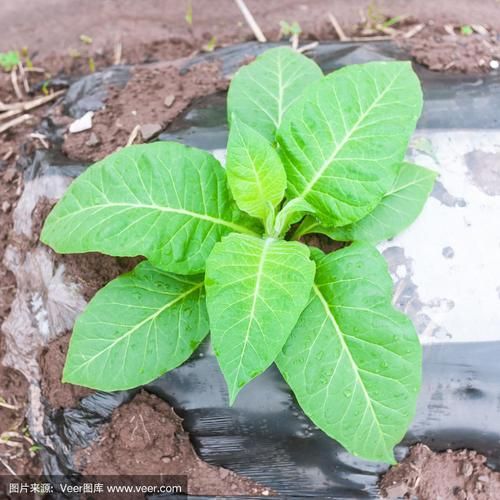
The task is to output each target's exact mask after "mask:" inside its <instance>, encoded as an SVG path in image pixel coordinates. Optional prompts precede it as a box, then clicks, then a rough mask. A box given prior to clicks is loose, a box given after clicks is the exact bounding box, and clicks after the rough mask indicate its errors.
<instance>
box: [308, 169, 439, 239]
mask: <svg viewBox="0 0 500 500" xmlns="http://www.w3.org/2000/svg"><path fill="white" fill-rule="evenodd" d="M436 175H437V174H436V172H433V171H432V170H428V169H426V168H424V167H419V166H418V165H413V164H411V163H406V162H404V163H401V164H400V165H398V174H397V177H396V180H395V182H394V185H393V186H392V188H391V189H390V190H389V191H388V192H387V193H386V194H385V195H384V197H383V198H382V201H381V202H380V203H379V204H378V205H377V206H376V207H375V209H374V210H373V211H372V212H370V213H369V214H368V215H367V216H365V217H363V218H362V219H361V220H359V221H357V222H354V223H353V224H348V225H347V226H342V227H337V228H327V227H324V226H321V224H319V222H318V223H316V224H311V225H309V229H308V231H307V232H312V233H323V234H326V235H327V236H329V237H330V238H332V239H333V240H337V241H367V242H370V243H378V242H379V241H382V240H385V239H388V238H392V237H393V236H395V235H396V234H398V233H399V232H401V231H402V230H403V229H405V228H406V227H408V226H409V225H410V224H411V223H412V222H413V221H414V220H415V219H416V218H417V216H418V214H419V213H420V212H421V211H422V208H423V207H424V204H425V201H426V200H427V198H428V196H429V193H430V192H431V190H432V186H433V185H434V179H435V178H436ZM302 234H305V233H302Z"/></svg>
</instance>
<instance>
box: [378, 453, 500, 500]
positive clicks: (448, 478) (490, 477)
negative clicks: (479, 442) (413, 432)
mask: <svg viewBox="0 0 500 500" xmlns="http://www.w3.org/2000/svg"><path fill="white" fill-rule="evenodd" d="M380 488H381V492H382V495H383V496H384V497H386V498H415V497H416V498H418V499H419V500H436V499H440V500H457V499H458V500H472V499H474V500H493V499H495V498H500V473H499V472H493V471H492V470H491V469H490V468H489V467H488V466H487V465H486V457H485V456H483V455H480V454H479V453H477V452H476V451H471V450H459V451H452V450H448V451H446V452H443V453H435V452H433V451H432V450H431V449H430V448H428V447H427V446H425V445H423V444H417V445H415V446H413V447H412V448H411V449H410V453H409V455H408V456H407V457H406V458H405V459H404V460H403V461H402V462H401V463H400V464H398V465H396V466H394V467H392V468H391V469H390V470H389V471H388V472H387V473H386V474H385V475H384V477H383V478H382V480H381V482H380Z"/></svg>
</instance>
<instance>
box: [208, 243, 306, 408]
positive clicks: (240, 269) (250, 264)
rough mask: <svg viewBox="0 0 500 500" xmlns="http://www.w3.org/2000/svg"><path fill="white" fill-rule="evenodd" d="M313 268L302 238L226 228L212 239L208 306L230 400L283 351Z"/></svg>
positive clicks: (303, 303) (211, 328)
mask: <svg viewBox="0 0 500 500" xmlns="http://www.w3.org/2000/svg"><path fill="white" fill-rule="evenodd" d="M314 268H315V266H314V262H312V261H311V260H310V259H309V249H308V248H307V247H306V246H305V245H302V244H300V243H295V242H288V241H283V240H275V239H273V238H267V239H265V240H263V239H259V238H254V237H251V236H246V235H239V234H230V235H229V236H227V237H225V238H224V239H223V240H222V242H220V243H217V245H215V248H214V250H213V252H212V253H211V255H210V257H209V258H208V260H207V272H206V276H205V285H206V289H207V308H208V314H209V317H210V331H211V335H212V344H213V347H214V351H215V355H216V356H217V359H218V360H219V364H220V367H221V369H222V373H223V374H224V378H225V379H226V382H227V385H228V389H229V398H230V401H231V404H232V403H233V402H234V400H235V398H236V395H237V394H238V392H239V391H240V390H241V389H242V388H243V386H244V385H245V384H247V383H248V382H250V380H252V379H253V378H255V377H256V376H257V375H259V374H260V373H262V372H263V371H264V370H265V369H266V368H267V367H268V366H269V365H270V364H271V363H272V362H273V361H274V359H275V358H276V356H277V355H278V353H279V352H280V351H281V348H282V347H283V345H284V343H285V341H286V339H287V337H288V335H289V334H290V332H291V330H292V328H293V327H294V325H295V323H296V321H297V318H298V317H299V315H300V313H301V312H302V309H303V308H304V306H305V305H306V303H307V300H308V298H309V295H310V291H311V286H312V282H313V279H314Z"/></svg>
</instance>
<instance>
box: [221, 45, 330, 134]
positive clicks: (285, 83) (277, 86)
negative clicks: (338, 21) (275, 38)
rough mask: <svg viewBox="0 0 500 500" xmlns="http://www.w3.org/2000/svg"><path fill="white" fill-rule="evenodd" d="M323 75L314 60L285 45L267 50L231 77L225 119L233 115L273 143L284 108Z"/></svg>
mask: <svg viewBox="0 0 500 500" xmlns="http://www.w3.org/2000/svg"><path fill="white" fill-rule="evenodd" d="M322 76H323V73H322V72H321V70H320V68H319V67H318V66H317V65H316V63H314V62H313V61H311V60H310V59H308V58H307V57H305V56H303V55H301V54H299V53H297V52H296V51H294V50H292V49H290V48H288V47H279V48H275V49H271V50H268V51H266V52H264V54H262V55H261V56H259V57H257V59H256V60H255V61H254V62H252V63H251V64H249V65H248V66H244V67H243V68H241V69H240V70H239V71H238V72H237V73H236V75H235V76H234V78H233V80H232V82H231V86H230V87H229V93H228V96H227V106H228V120H229V121H231V120H232V117H233V114H234V115H236V117H237V118H239V119H240V120H242V121H244V122H245V123H246V124H247V125H250V126H251V127H253V128H254V129H255V130H258V131H259V132H260V133H261V134H262V135H263V136H264V137H265V138H266V139H268V140H269V141H271V142H274V139H275V135H276V130H277V129H278V128H279V126H280V124H281V121H282V119H283V115H284V114H285V112H286V111H287V109H288V108H289V107H290V106H291V105H292V104H293V103H294V102H295V101H296V100H297V98H298V97H299V96H300V95H301V94H302V93H303V92H304V89H305V88H306V87H307V86H308V85H309V84H311V83H312V82H314V81H316V80H319V79H320V78H321V77H322Z"/></svg>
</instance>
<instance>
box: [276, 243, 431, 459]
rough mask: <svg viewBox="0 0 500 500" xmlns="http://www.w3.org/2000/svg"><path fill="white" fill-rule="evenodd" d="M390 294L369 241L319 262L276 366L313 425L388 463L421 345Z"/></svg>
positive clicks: (403, 425) (415, 378) (404, 423)
mask: <svg viewBox="0 0 500 500" xmlns="http://www.w3.org/2000/svg"><path fill="white" fill-rule="evenodd" d="M315 255H316V254H315ZM391 295H392V281H391V278H390V276H389V273H388V272H387V265H386V263H385V261H384V259H383V257H382V256H381V255H380V254H379V253H378V252H377V251H376V250H375V249H374V248H373V247H371V246H369V245H368V244H366V243H354V244H352V245H351V246H350V247H348V248H345V249H342V250H339V251H337V252H334V253H331V254H329V255H327V256H323V257H321V258H320V259H319V260H318V261H317V271H316V278H315V284H314V285H313V294H312V297H311V300H310V302H309V304H308V305H307V307H306V308H305V310H304V312H303V313H302V315H301V316H300V318H299V321H298V323H297V325H296V327H295V328H294V330H293V332H292V334H291V335H290V337H289V338H288V341H287V343H286V344H285V347H284V349H283V352H282V354H281V355H280V356H278V358H277V360H276V362H277V365H278V367H279V369H280V371H281V373H282V374H283V376H284V378H285V380H286V381H287V382H288V384H289V385H290V387H291V388H292V390H293V392H294V393H295V396H296V397H297V400H298V402H299V404H300V406H301V407H302V409H303V410H304V412H305V413H306V414H307V415H308V416H309V418H311V420H312V421H313V422H314V423H315V424H316V425H317V426H318V427H320V428H321V429H322V430H323V431H324V432H326V433H327V434H328V435H329V436H331V437H332V438H334V439H336V440H337V441H339V442H340V443H341V444H342V445H343V446H344V447H345V448H346V449H347V450H348V451H349V452H351V453H352V454H354V455H358V456H361V457H363V458H366V459H370V460H381V461H384V462H390V463H394V455H393V451H392V449H393V447H394V446H395V445H396V444H397V443H398V442H399V441H400V440H401V439H402V437H403V436H404V434H405V432H406V429H407V428H408V425H409V423H410V422H411V419H412V417H413V415H414V412H415V405H416V399H417V395H418V390H419V387H420V380H421V347H420V344H419V341H418V337H417V335H416V333H415V329H414V328H413V325H412V324H411V321H410V320H409V319H408V318H407V317H406V316H405V315H404V314H402V313H400V312H398V311H396V310H395V309H394V308H393V307H392V305H391Z"/></svg>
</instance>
